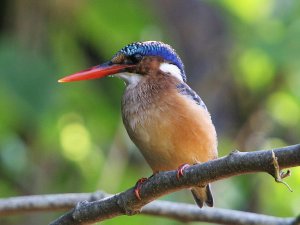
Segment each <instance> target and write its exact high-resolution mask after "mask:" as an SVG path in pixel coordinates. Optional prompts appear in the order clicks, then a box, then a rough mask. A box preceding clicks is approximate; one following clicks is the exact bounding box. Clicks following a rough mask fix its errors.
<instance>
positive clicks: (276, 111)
mask: <svg viewBox="0 0 300 225" xmlns="http://www.w3.org/2000/svg"><path fill="white" fill-rule="evenodd" d="M267 107H268V110H269V112H270V114H271V116H272V117H273V118H274V119H275V120H276V121H277V122H278V123H280V124H281V125H283V126H287V127H288V126H295V125H296V124H297V123H299V119H300V104H299V102H298V101H297V99H296V98H294V97H293V96H291V95H289V94H287V93H285V92H278V93H275V94H273V95H272V96H271V97H270V98H269V100H268V104H267Z"/></svg>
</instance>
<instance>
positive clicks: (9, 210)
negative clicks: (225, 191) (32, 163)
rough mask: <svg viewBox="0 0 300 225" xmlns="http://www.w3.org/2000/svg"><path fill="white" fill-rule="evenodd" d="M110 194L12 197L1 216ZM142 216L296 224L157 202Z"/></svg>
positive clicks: (240, 224)
mask: <svg viewBox="0 0 300 225" xmlns="http://www.w3.org/2000/svg"><path fill="white" fill-rule="evenodd" d="M109 196H111V195H109V194H107V193H105V192H101V191H98V192H95V193H68V194H52V195H34V196H22V197H12V198H7V199H2V200H0V216H7V215H12V214H20V213H27V212H38V211H57V210H66V209H70V208H73V207H74V206H75V205H76V204H77V202H79V201H96V200H101V199H103V198H106V197H109ZM141 213H142V214H145V215H152V216H161V217H167V218H171V219H175V220H179V221H183V222H197V221H202V222H211V223H220V224H235V225H249V224H251V225H261V224H264V225H296V224H299V223H300V217H299V218H280V217H273V216H266V215H260V214H256V213H249V212H242V211H236V210H227V209H219V208H204V209H199V208H198V207H197V206H195V205H191V204H184V203H172V202H167V201H159V200H156V201H154V202H151V203H149V204H148V205H146V206H145V207H143V209H142V211H141Z"/></svg>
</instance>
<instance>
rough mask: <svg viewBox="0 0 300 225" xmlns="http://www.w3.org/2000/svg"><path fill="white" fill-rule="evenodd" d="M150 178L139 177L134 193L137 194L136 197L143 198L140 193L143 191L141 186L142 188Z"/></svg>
mask: <svg viewBox="0 0 300 225" xmlns="http://www.w3.org/2000/svg"><path fill="white" fill-rule="evenodd" d="M146 180H148V178H144V177H143V178H141V179H139V180H138V181H137V182H136V185H135V188H134V194H135V197H136V198H137V199H138V200H142V198H141V195H140V191H141V188H142V184H143V183H144V182H145V181H146Z"/></svg>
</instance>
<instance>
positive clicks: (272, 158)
mask: <svg viewBox="0 0 300 225" xmlns="http://www.w3.org/2000/svg"><path fill="white" fill-rule="evenodd" d="M299 165H300V145H293V146H288V147H284V148H278V149H273V150H262V151H256V152H238V151H234V152H232V153H231V154H229V155H228V156H226V157H223V158H219V159H216V160H213V161H209V162H206V163H203V164H198V165H194V166H191V167H189V168H187V169H186V170H185V176H183V177H182V178H181V179H180V180H177V179H176V174H177V172H176V171H167V172H161V173H158V174H156V175H154V176H153V177H151V178H150V179H149V180H148V181H147V182H146V183H144V184H143V187H142V190H141V197H142V200H138V199H136V197H135V195H134V191H133V190H134V188H130V189H129V190H127V191H125V192H122V193H119V194H116V195H113V196H106V195H103V196H100V197H101V198H103V197H104V199H101V198H100V199H101V200H96V199H99V196H98V197H97V194H94V195H92V197H89V198H87V199H88V201H86V200H84V201H81V202H79V203H78V204H77V205H76V207H75V208H74V209H72V210H71V211H69V212H67V213H66V214H64V215H63V216H61V217H60V218H58V219H57V220H55V221H53V222H52V223H51V225H56V224H90V223H93V222H97V221H102V220H105V219H109V218H112V217H115V216H119V215H124V214H126V215H133V214H136V213H139V212H140V211H141V208H142V207H143V206H144V205H146V204H147V203H149V202H151V201H153V200H155V199H157V198H158V197H160V196H162V195H165V194H167V193H170V192H174V191H177V190H179V189H183V188H189V187H192V186H194V185H195V184H199V181H201V184H203V185H204V184H207V183H210V182H213V181H216V180H220V179H224V178H227V177H230V176H235V175H240V174H245V173H255V172H266V173H269V174H271V175H272V176H273V177H274V178H275V180H276V181H277V182H281V183H283V182H282V179H283V178H284V177H286V176H287V175H288V174H289V172H287V173H282V172H281V171H280V170H281V169H284V168H288V167H294V166H299ZM98 194H99V193H98ZM81 197H82V199H83V198H85V197H86V196H84V194H82V196H81ZM23 198H24V197H23ZM69 198H70V199H73V200H74V198H73V197H72V196H71V195H70V196H69ZM82 199H81V198H78V199H77V201H78V200H79V201H80V200H82ZM23 200H24V199H23ZM93 200H96V201H93ZM89 201H92V202H89ZM0 203H1V202H0ZM159 203H161V202H159ZM55 204H56V203H55V202H52V203H51V205H52V206H51V207H53V205H55ZM73 204H74V202H73ZM153 204H156V209H153V210H154V211H155V210H156V211H157V208H158V207H159V205H157V204H158V203H155V202H153V203H151V204H149V205H147V206H145V207H144V208H143V210H142V213H147V210H148V209H149V207H151V206H152V207H153ZM163 204H165V203H163ZM169 204H170V203H169ZM0 205H1V204H0ZM175 205H181V206H184V207H183V209H182V207H179V208H175V209H177V211H176V210H175V209H174V210H175V211H176V213H177V214H176V215H181V214H183V212H185V213H186V215H191V214H192V215H193V216H187V218H186V219H184V217H183V215H181V216H178V217H180V218H176V217H177V216H176V215H174V216H170V217H172V218H176V219H180V220H184V221H195V220H196V218H197V219H199V220H201V221H207V222H212V221H213V222H220V223H222V224H233V223H234V224H250V223H242V222H240V223H239V222H238V221H237V220H241V218H249V219H248V222H249V220H253V221H254V219H255V218H258V217H257V214H254V215H255V216H253V214H252V213H246V212H239V213H244V214H242V216H241V214H232V215H231V216H229V214H228V210H227V211H226V210H225V211H224V210H223V209H202V210H200V211H199V209H196V208H194V206H193V207H192V208H189V206H186V205H183V204H175ZM69 206H70V205H65V206H63V205H60V207H61V208H60V209H63V208H69ZM43 207H44V208H43V209H44V210H48V209H49V208H47V207H46V206H43ZM185 207H186V208H185ZM29 208H30V204H29ZM171 208H172V207H171V206H170V207H169V209H168V210H171ZM0 209H1V208H0ZM188 209H189V210H191V211H190V213H191V214H189V210H188ZM218 210H220V211H218ZM175 211H174V212H175ZM10 212H12V211H10ZM193 212H194V213H193ZM230 212H235V211H230ZM6 213H9V211H6ZM202 213H203V215H202ZM222 213H225V214H222ZM149 214H150V213H149ZM173 214H174V213H173ZM201 215H202V216H203V217H201ZM212 215H215V216H214V217H215V220H212V219H211V218H210V217H212ZM217 215H219V216H217ZM220 215H227V218H229V221H231V222H228V223H226V222H224V221H223V222H222V220H221V219H220V218H221V216H220ZM234 215H236V216H234ZM247 215H249V217H248V216H247ZM251 215H252V216H251ZM200 217H201V218H202V219H201V218H200ZM225 217H226V216H225ZM262 217H265V218H267V219H271V218H273V219H275V220H276V221H277V223H275V222H274V221H275V220H274V221H273V222H274V223H267V222H264V223H251V224H289V225H290V224H297V223H299V221H298V222H297V220H295V219H294V220H293V219H292V218H288V219H282V218H276V217H268V216H262ZM262 217H259V218H260V219H262ZM188 218H193V219H192V220H190V219H188ZM205 218H206V219H205ZM217 218H219V219H217ZM230 218H231V220H230ZM233 220H235V222H232V221H233ZM295 221H296V222H297V223H296V222H295Z"/></svg>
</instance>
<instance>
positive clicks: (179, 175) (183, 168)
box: [176, 163, 190, 180]
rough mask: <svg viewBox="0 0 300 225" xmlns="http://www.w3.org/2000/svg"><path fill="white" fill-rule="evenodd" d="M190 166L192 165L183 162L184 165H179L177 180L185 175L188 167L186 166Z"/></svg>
mask: <svg viewBox="0 0 300 225" xmlns="http://www.w3.org/2000/svg"><path fill="white" fill-rule="evenodd" d="M188 167H190V165H189V164H186V163H185V164H182V165H180V166H179V167H178V169H177V176H176V177H177V180H179V179H180V177H182V176H183V172H184V170H185V169H186V168H188Z"/></svg>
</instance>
